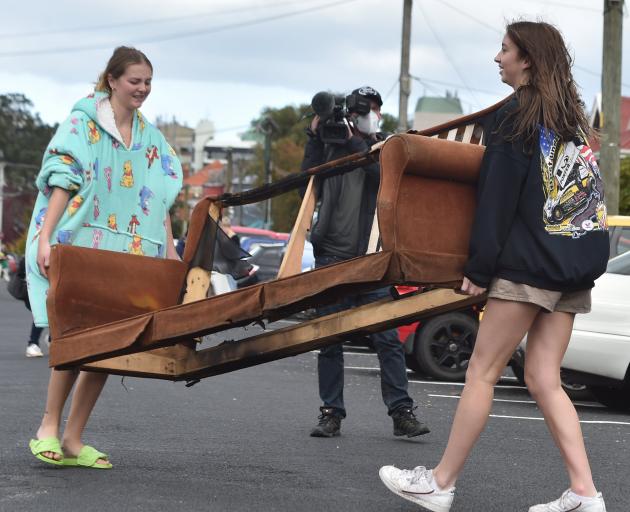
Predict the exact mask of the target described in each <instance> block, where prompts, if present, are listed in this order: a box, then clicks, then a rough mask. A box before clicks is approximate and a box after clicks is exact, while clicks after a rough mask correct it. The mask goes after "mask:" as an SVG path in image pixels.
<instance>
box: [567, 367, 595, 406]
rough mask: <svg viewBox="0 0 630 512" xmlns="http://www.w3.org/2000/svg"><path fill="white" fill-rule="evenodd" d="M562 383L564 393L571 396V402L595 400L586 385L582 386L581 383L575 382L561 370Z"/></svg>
mask: <svg viewBox="0 0 630 512" xmlns="http://www.w3.org/2000/svg"><path fill="white" fill-rule="evenodd" d="M560 383H561V384H562V389H564V392H565V393H566V394H567V395H568V396H569V398H570V399H571V400H574V401H576V400H577V401H585V400H593V394H592V393H591V391H590V389H589V387H588V386H587V385H586V384H582V383H581V382H574V381H573V380H572V379H571V377H570V376H568V375H567V374H566V373H565V372H563V371H562V370H560Z"/></svg>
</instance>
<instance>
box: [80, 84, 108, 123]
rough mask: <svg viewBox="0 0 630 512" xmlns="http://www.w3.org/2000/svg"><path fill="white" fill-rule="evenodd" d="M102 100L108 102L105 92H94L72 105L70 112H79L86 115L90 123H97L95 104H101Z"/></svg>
mask: <svg viewBox="0 0 630 512" xmlns="http://www.w3.org/2000/svg"><path fill="white" fill-rule="evenodd" d="M103 100H108V101H109V95H108V94H107V93H106V92H94V93H92V94H89V95H88V96H86V97H85V98H81V99H80V100H79V101H77V102H76V103H75V104H74V107H72V111H73V112H75V111H77V110H78V111H79V112H83V113H84V114H86V115H87V116H88V117H89V118H90V119H91V120H92V121H95V122H97V123H98V116H97V113H96V112H97V108H98V107H97V104H99V103H101V102H102V101H103Z"/></svg>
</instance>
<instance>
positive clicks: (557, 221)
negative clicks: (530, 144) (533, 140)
mask: <svg viewBox="0 0 630 512" xmlns="http://www.w3.org/2000/svg"><path fill="white" fill-rule="evenodd" d="M540 165H541V170H542V178H543V192H544V194H545V205H544V208H543V221H544V224H545V230H546V231H547V233H550V234H553V235H564V236H572V237H573V238H579V237H581V236H583V235H585V234H586V233H588V232H590V231H604V230H606V229H608V226H607V221H606V205H605V204H604V185H603V182H602V178H601V174H600V172H599V167H598V166H597V161H596V160H595V155H594V154H593V151H591V148H590V146H589V145H588V142H587V141H586V139H585V138H584V137H582V136H581V135H578V136H576V138H575V140H573V141H570V142H563V141H562V140H561V139H560V137H558V136H557V135H556V134H555V133H554V132H553V131H552V130H545V129H544V128H542V127H541V128H540Z"/></svg>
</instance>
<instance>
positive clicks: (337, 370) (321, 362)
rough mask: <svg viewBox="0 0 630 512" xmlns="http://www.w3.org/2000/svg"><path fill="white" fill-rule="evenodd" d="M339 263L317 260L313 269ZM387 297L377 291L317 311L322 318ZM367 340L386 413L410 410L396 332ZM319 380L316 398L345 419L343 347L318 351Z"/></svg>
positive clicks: (401, 349)
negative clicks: (378, 371) (373, 353)
mask: <svg viewBox="0 0 630 512" xmlns="http://www.w3.org/2000/svg"><path fill="white" fill-rule="evenodd" d="M338 261H342V260H341V259H339V258H335V257H334V256H318V257H316V258H315V268H318V267H323V266H326V265H331V264H333V263H337V262H338ZM387 296H389V288H388V287H386V288H380V289H378V290H374V291H371V292H367V293H362V294H360V295H354V296H350V297H345V298H344V300H343V301H342V302H339V303H337V304H332V305H330V306H322V307H320V308H318V310H317V312H318V315H320V316H324V315H329V314H331V313H336V312H338V311H343V310H345V309H350V308H353V307H356V306H362V305H364V304H369V303H370V302H375V301H377V300H380V299H382V298H384V297H387ZM370 339H371V341H372V344H373V345H374V349H375V350H376V354H377V355H378V360H379V365H380V367H381V393H382V396H383V402H385V405H386V406H387V413H388V414H390V415H391V414H392V413H393V412H394V411H395V410H396V409H398V408H399V407H412V406H413V400H412V399H411V397H410V396H409V393H408V392H407V385H408V381H407V368H406V365H405V352H404V347H403V345H402V343H401V342H400V341H399V339H398V333H397V332H396V329H388V330H386V331H382V332H379V333H376V334H371V335H370ZM317 374H318V377H319V396H320V398H321V399H322V402H323V403H324V407H332V408H334V409H335V412H336V413H337V414H338V415H339V416H342V417H344V418H345V416H346V408H345V406H344V402H343V345H342V344H341V343H339V344H337V345H331V346H328V347H325V348H323V349H321V350H320V352H319V356H318V358H317Z"/></svg>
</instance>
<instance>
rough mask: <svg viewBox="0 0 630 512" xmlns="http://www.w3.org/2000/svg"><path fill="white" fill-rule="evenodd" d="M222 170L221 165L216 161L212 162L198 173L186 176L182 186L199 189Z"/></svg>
mask: <svg viewBox="0 0 630 512" xmlns="http://www.w3.org/2000/svg"><path fill="white" fill-rule="evenodd" d="M222 170H223V164H222V163H221V162H219V161H218V160H213V161H212V162H210V163H209V164H206V165H205V166H204V167H203V168H202V169H201V170H200V171H199V172H196V173H195V174H193V175H191V176H188V178H185V179H184V185H189V186H191V187H201V186H203V185H204V184H205V183H207V182H208V181H210V180H211V178H213V177H215V176H216V175H217V174H219V173H220V172H221V171H222Z"/></svg>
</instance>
